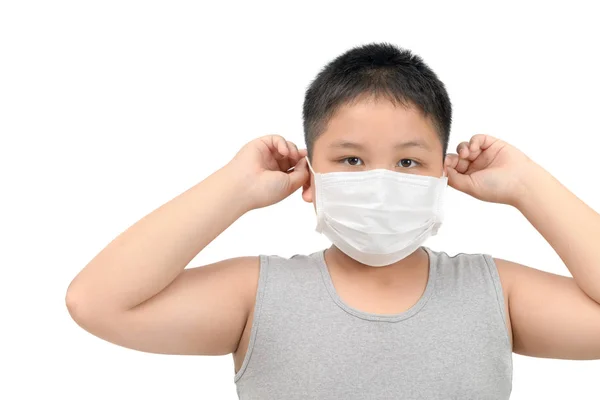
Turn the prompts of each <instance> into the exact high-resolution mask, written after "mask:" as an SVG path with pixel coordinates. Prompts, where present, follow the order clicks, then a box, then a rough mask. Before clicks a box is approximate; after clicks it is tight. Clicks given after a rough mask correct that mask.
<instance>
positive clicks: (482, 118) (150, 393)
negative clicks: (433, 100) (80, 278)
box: [0, 1, 600, 399]
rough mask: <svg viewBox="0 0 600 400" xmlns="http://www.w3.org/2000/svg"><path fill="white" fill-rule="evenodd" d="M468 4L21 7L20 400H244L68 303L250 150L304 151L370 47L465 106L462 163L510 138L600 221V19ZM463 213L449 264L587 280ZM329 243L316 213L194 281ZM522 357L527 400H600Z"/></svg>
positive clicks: (521, 227)
mask: <svg viewBox="0 0 600 400" xmlns="http://www.w3.org/2000/svg"><path fill="white" fill-rule="evenodd" d="M415 3H418V5H415ZM448 3H451V4H444V3H439V4H433V3H426V2H414V1H411V2H401V1H393V2H386V3H384V2H371V3H367V2H359V3H351V2H346V1H344V2H333V1H332V2H318V3H316V2H315V3H311V2H302V5H301V6H300V5H294V6H292V5H289V4H287V3H285V2H281V3H280V4H276V3H272V4H266V3H263V4H260V3H257V2H256V1H253V2H247V3H246V4H244V3H242V2H238V3H225V2H222V3H220V4H221V5H220V6H219V7H218V8H217V7H216V6H215V5H214V4H211V5H210V6H208V5H202V4H201V2H171V1H169V2H167V1H165V2H156V1H143V2H142V1H138V2H133V1H103V2H90V1H88V2H84V1H71V2H66V1H52V2H51V1H39V2H30V1H5V2H2V5H1V6H0V132H1V134H2V136H1V143H0V152H1V156H0V157H1V159H0V163H1V165H0V167H1V169H0V174H1V177H2V182H1V183H2V185H1V187H0V191H1V193H2V195H1V197H0V201H1V202H2V203H1V207H0V213H1V215H0V217H1V220H0V224H1V232H0V233H1V235H2V237H1V239H2V241H1V242H0V243H1V253H0V257H1V259H0V262H1V266H2V278H1V281H0V283H1V284H2V290H1V291H0V297H1V298H0V307H2V311H1V312H2V314H1V321H2V326H3V328H2V329H1V331H0V336H1V342H0V343H1V344H0V345H1V346H2V349H1V353H0V363H1V367H2V369H3V371H4V372H2V375H1V376H2V377H1V378H0V381H1V382H2V383H1V384H0V398H3V399H34V398H50V397H52V398H62V399H108V398H110V399H132V398H135V399H159V398H169V399H192V398H201V399H209V398H210V399H235V398H237V397H236V393H235V386H234V383H233V362H232V360H231V357H230V356H224V357H189V356H188V357H186V356H166V355H153V354H146V353H142V352H138V351H134V350H129V349H125V348H121V347H119V346H116V345H113V344H111V343H108V342H105V341H103V340H101V339H98V338H96V337H94V336H92V335H90V334H89V333H87V332H86V331H84V330H83V329H81V328H79V327H78V326H77V325H76V324H75V322H73V321H72V320H71V319H70V317H69V314H68V312H67V309H66V307H65V304H64V297H65V292H66V289H67V286H68V284H69V283H70V281H71V279H73V277H74V276H75V275H76V274H77V273H78V272H79V271H80V270H81V269H82V268H83V267H84V266H85V265H86V264H87V263H88V262H89V261H90V260H91V259H92V258H93V257H94V256H95V255H96V254H97V253H98V252H99V251H100V250H101V249H102V248H103V247H104V246H106V245H107V244H108V243H109V242H110V241H111V240H112V239H113V238H114V237H115V236H117V235H118V234H119V233H121V232H122V231H124V230H125V229H126V228H127V227H128V226H130V225H131V224H133V223H135V222H136V221H137V220H139V219H140V218H141V217H143V216H144V215H146V214H148V213H149V212H151V211H153V210H154V209H156V208H157V207H159V206H160V205H162V204H163V203H165V202H167V201H169V200H170V199H172V198H173V197H175V196H177V195H178V194H180V193H182V192H183V191H185V190H186V189H188V188H189V187H191V186H193V185H194V184H196V183H197V182H199V181H200V180H202V179H203V178H205V177H206V176H208V175H209V174H211V173H212V172H213V171H215V170H216V169H217V168H219V167H220V166H222V165H223V164H224V163H226V162H227V161H228V160H229V159H230V158H231V157H232V156H233V155H234V154H235V152H236V151H237V150H238V149H239V148H240V147H241V146H242V145H243V144H244V143H246V142H248V141H250V140H251V139H253V138H255V137H257V136H262V135H265V134H270V133H278V134H282V135H284V136H285V137H286V138H288V139H290V140H293V141H295V142H296V143H297V144H299V145H300V146H302V147H303V146H304V143H303V136H302V120H301V107H302V102H303V96H304V91H305V90H306V88H307V86H308V84H309V83H310V80H311V79H312V78H313V77H314V76H315V75H316V73H317V72H318V71H319V70H320V68H322V67H323V66H324V65H325V63H327V62H328V61H330V60H331V59H332V58H333V57H335V56H337V55H339V54H340V53H342V52H344V51H346V50H348V49H349V48H351V47H353V46H356V45H359V44H364V43H368V42H372V41H388V42H391V43H394V44H397V45H399V46H402V47H406V48H409V49H411V50H413V51H414V52H416V53H417V54H419V55H421V56H422V57H423V58H424V59H425V61H426V62H427V63H428V64H429V65H430V66H431V67H432V68H433V69H434V71H435V72H436V73H437V74H438V75H439V77H440V78H441V79H442V81H444V82H445V84H446V85H447V88H448V91H449V93H450V97H451V100H452V102H453V105H454V124H453V127H452V135H451V149H452V150H454V149H455V147H456V145H457V144H458V143H459V142H460V141H462V140H468V139H469V138H470V137H471V136H472V135H473V134H476V133H487V134H491V135H494V136H497V137H500V138H502V139H504V140H506V141H508V142H509V143H511V144H513V145H515V146H516V147H518V148H519V149H521V150H523V151H524V152H525V153H526V154H528V155H529V156H530V157H531V158H533V159H534V160H535V161H537V162H538V163H539V164H541V165H542V166H543V167H545V168H546V169H548V170H549V171H550V172H551V173H552V174H554V175H555V176H556V177H557V178H558V179H559V180H560V181H562V182H563V183H564V184H565V185H566V186H567V187H568V188H569V189H571V190H572V191H573V192H574V193H576V194H577V195H578V196H579V197H580V198H581V199H583V200H584V201H586V202H587V203H588V204H590V205H591V206H592V207H593V208H594V209H596V210H600V191H599V189H598V184H599V183H600V179H598V153H599V148H598V147H599V145H600V139H599V138H598V137H599V135H600V128H599V127H598V108H599V107H600V100H599V97H598V93H599V92H600V78H599V76H598V71H599V70H600V60H599V57H598V51H597V49H598V48H597V39H598V37H600V27H599V25H598V24H597V19H596V13H594V12H593V10H592V9H591V6H590V7H584V6H583V5H582V4H585V3H580V5H577V3H575V2H570V3H569V6H567V7H560V8H559V7H556V6H551V5H548V4H546V3H542V2H540V3H538V4H536V3H531V2H530V3H527V4H529V5H527V4H523V3H526V2H519V3H520V4H519V5H518V6H517V5H516V3H515V5H514V6H508V5H506V4H507V3H505V2H503V3H500V2H497V3H496V4H495V5H490V4H488V3H484V2H478V3H472V4H467V3H460V2H455V1H453V2H448ZM589 3H590V4H592V3H593V2H589ZM548 196H552V194H551V193H548ZM447 207H448V208H447V219H446V223H445V225H444V227H443V228H442V229H441V230H440V233H439V235H438V236H437V237H435V238H432V239H431V240H430V241H429V242H427V245H428V246H430V247H432V248H433V249H436V250H444V251H447V252H448V253H450V254H454V253H457V252H486V253H490V254H492V255H494V256H496V257H501V258H506V259H509V260H512V261H516V262H520V263H523V264H526V265H529V266H532V267H535V268H539V269H543V270H546V271H550V272H554V273H559V274H563V275H569V272H568V270H567V269H566V267H565V266H564V265H563V264H562V263H561V261H560V259H559V258H558V256H557V255H556V254H555V253H554V251H553V250H552V248H551V247H550V246H549V245H548V244H547V243H546V242H545V241H544V239H543V238H542V237H541V236H540V235H539V233H538V232H537V231H536V230H535V229H534V228H533V227H532V226H531V225H529V223H528V222H527V221H526V220H525V219H524V217H523V216H522V215H520V214H519V212H518V211H517V210H515V209H511V208H510V207H508V206H502V205H495V204H486V203H483V202H480V201H477V200H475V199H472V198H469V197H468V196H467V195H464V194H462V193H458V192H456V191H455V190H453V189H450V190H449V192H448V205H447ZM215 212H219V210H215ZM556 212H565V210H556ZM314 223H315V220H314V212H313V209H312V206H311V205H308V204H306V203H304V202H303V201H302V200H301V198H300V193H299V192H297V193H295V194H294V195H293V196H291V197H290V198H288V199H286V200H285V201H283V202H282V203H279V204H277V205H275V206H272V207H270V208H267V209H262V210H259V211H254V212H251V213H249V214H247V215H245V216H244V217H243V218H242V219H241V220H239V221H237V222H236V223H235V224H234V225H233V226H232V227H231V228H229V229H228V230H227V231H226V232H224V233H223V234H222V235H221V236H219V237H218V238H217V239H216V240H215V241H214V242H213V243H212V244H211V245H210V246H209V247H208V248H207V249H206V250H205V251H203V252H202V253H201V254H199V255H198V256H197V257H196V258H195V259H194V260H193V261H192V263H191V264H190V266H198V265H204V264H206V263H209V262H214V261H217V260H220V259H223V258H229V257H234V256H239V255H257V254H260V253H264V254H279V255H283V256H291V255H293V254H296V253H307V252H312V251H315V250H317V249H320V248H323V247H325V246H327V245H328V243H327V242H326V240H325V239H324V238H323V237H320V236H318V234H317V233H315V232H314ZM548 296H553V293H548ZM574 312H575V310H574ZM513 357H514V381H513V396H512V397H511V399H565V398H570V399H571V398H572V399H598V398H600V384H599V383H598V377H599V376H600V361H562V360H547V359H535V358H529V357H523V356H519V355H516V354H515V355H513Z"/></svg>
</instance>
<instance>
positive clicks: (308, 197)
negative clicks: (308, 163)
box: [302, 173, 315, 203]
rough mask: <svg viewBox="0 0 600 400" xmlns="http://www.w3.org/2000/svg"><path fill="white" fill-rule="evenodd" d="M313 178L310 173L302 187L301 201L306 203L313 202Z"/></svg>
mask: <svg viewBox="0 0 600 400" xmlns="http://www.w3.org/2000/svg"><path fill="white" fill-rule="evenodd" d="M314 187H315V185H314V176H313V174H312V173H311V174H310V179H307V180H306V182H305V183H304V185H303V186H302V199H304V201H305V202H307V203H312V202H313V200H314V198H315V197H314Z"/></svg>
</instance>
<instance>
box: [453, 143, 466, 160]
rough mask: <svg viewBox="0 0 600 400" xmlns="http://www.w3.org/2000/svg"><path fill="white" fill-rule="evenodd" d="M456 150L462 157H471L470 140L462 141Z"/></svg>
mask: <svg viewBox="0 0 600 400" xmlns="http://www.w3.org/2000/svg"><path fill="white" fill-rule="evenodd" d="M456 152H457V153H458V156H459V157H460V158H467V157H469V142H460V144H459V145H458V146H456Z"/></svg>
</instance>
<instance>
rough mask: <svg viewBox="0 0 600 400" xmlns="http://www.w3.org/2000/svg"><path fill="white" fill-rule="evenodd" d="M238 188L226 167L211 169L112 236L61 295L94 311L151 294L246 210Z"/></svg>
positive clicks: (124, 305)
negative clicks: (199, 178) (190, 186)
mask: <svg viewBox="0 0 600 400" xmlns="http://www.w3.org/2000/svg"><path fill="white" fill-rule="evenodd" d="M243 188H244V182H242V181H240V179H238V178H236V176H235V174H233V173H230V172H229V171H228V170H227V167H224V168H222V169H220V170H218V171H216V172H215V173H213V174H212V175H210V176H209V177H207V178H206V179H205V180H203V181H202V182H200V183H198V184H197V185H195V186H193V187H192V188H190V189H189V190H187V191H185V192H184V193H182V194H180V195H179V196H177V197H175V198H174V199H172V200H171V201H169V202H168V203H165V204H163V205H162V206H161V207H159V208H158V209H156V210H154V211H153V212H152V213H150V214H148V215H146V216H145V217H143V218H142V219H140V220H139V221H138V222H136V223H135V224H134V225H132V226H131V227H129V228H128V229H127V230H126V231H124V232H123V233H121V234H120V235H119V236H118V237H116V238H115V239H114V240H113V241H112V242H111V243H109V244H108V246H106V247H105V248H104V249H103V250H102V251H101V252H100V253H99V254H98V255H97V256H96V257H94V259H92V261H90V262H89V263H88V265H87V266H86V267H85V268H84V269H83V270H82V271H81V272H80V273H79V274H78V275H77V277H76V278H75V279H74V280H73V282H72V283H71V285H70V287H69V293H68V294H67V297H69V296H71V297H73V298H75V299H76V301H77V302H83V303H85V304H86V307H93V308H94V311H98V312H100V311H109V312H114V311H119V310H127V309H130V308H132V307H134V306H136V305H138V304H140V303H142V302H144V301H145V300H147V299H149V298H151V297H152V296H154V295H155V294H157V293H158V292H160V291H161V290H163V289H164V288H165V287H166V286H168V285H169V284H170V283H171V282H172V281H173V280H174V279H175V278H176V277H177V275H179V274H180V273H181V272H182V271H183V269H184V268H185V267H186V266H187V264H188V263H189V262H190V261H191V260H192V259H193V258H194V257H195V256H196V255H197V254H198V253H199V252H200V251H201V250H202V249H204V247H206V246H207V245H208V244H209V243H210V242H211V241H212V240H213V239H215V238H216V237H217V236H218V235H219V234H221V232H223V231H224V230H225V229H226V228H227V227H229V226H230V225H231V224H232V223H233V222H234V221H235V220H236V219H238V218H239V217H240V216H242V215H243V214H244V213H245V212H247V211H249V209H250V208H249V205H248V202H247V197H248V196H244V194H243Z"/></svg>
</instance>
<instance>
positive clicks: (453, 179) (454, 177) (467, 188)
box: [446, 167, 474, 195]
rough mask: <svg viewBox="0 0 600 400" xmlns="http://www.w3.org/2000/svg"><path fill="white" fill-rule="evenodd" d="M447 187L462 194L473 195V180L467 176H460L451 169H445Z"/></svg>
mask: <svg viewBox="0 0 600 400" xmlns="http://www.w3.org/2000/svg"><path fill="white" fill-rule="evenodd" d="M446 171H447V173H448V185H450V186H451V187H453V188H454V189H456V190H460V191H461V192H463V193H466V194H469V195H473V189H474V188H473V180H472V179H471V177H470V176H469V175H465V174H461V173H460V172H458V171H457V170H455V169H454V168H452V167H447V169H446Z"/></svg>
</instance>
